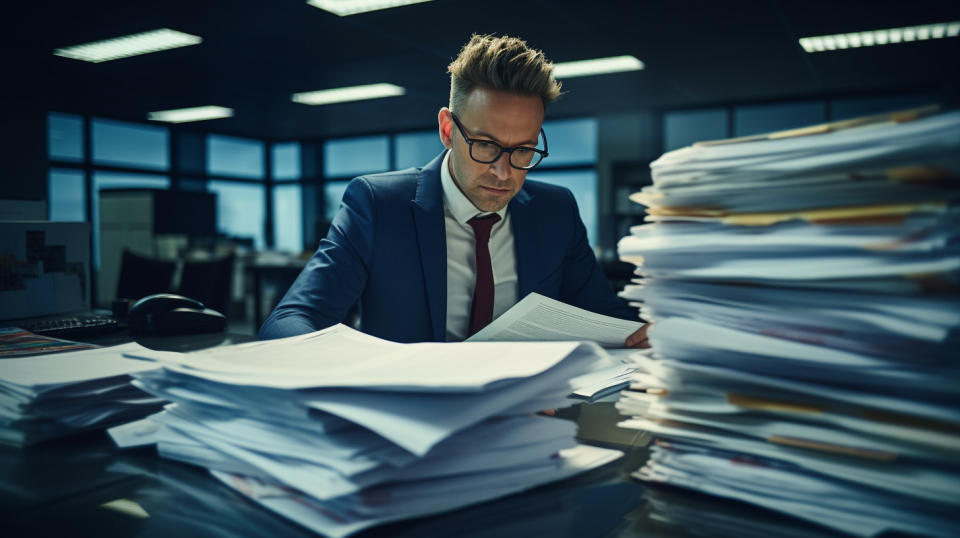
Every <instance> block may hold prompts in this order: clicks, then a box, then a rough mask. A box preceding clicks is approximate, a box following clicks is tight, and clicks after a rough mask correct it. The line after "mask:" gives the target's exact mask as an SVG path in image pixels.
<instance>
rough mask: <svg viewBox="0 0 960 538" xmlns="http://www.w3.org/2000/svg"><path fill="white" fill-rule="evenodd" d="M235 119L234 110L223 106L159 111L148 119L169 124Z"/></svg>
mask: <svg viewBox="0 0 960 538" xmlns="http://www.w3.org/2000/svg"><path fill="white" fill-rule="evenodd" d="M231 117H233V109H232V108H227V107H222V106H195V107H191V108H177V109H174V110H158V111H157V112H150V113H148V114H147V119H150V120H153V121H165V122H168V123H186V122H188V121H204V120H218V119H220V118H231Z"/></svg>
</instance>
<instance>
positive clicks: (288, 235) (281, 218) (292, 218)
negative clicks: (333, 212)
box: [273, 183, 303, 254]
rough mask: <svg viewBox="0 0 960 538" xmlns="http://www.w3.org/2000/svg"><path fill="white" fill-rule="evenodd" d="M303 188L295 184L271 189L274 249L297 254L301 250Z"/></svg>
mask: <svg viewBox="0 0 960 538" xmlns="http://www.w3.org/2000/svg"><path fill="white" fill-rule="evenodd" d="M302 198H303V188H302V187H301V186H300V185H299V184H296V183H289V184H285V185H277V186H275V187H273V234H274V238H275V241H274V247H275V248H276V249H277V250H285V251H287V252H293V253H297V254H299V253H300V252H301V251H302V250H303V211H302V207H301V205H300V204H301V200H302Z"/></svg>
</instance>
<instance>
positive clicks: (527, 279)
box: [510, 189, 538, 300]
mask: <svg viewBox="0 0 960 538" xmlns="http://www.w3.org/2000/svg"><path fill="white" fill-rule="evenodd" d="M531 200H533V196H532V195H531V194H530V193H528V192H527V191H526V190H525V189H520V192H518V193H517V195H516V196H514V197H513V200H511V201H510V221H511V225H512V227H513V247H514V255H515V256H516V260H517V300H520V299H523V298H524V297H526V296H527V295H528V294H529V293H530V292H531V291H533V286H534V285H535V284H536V275H535V272H534V268H535V267H536V264H537V256H538V254H537V234H536V223H535V222H534V217H533V211H532V210H531V208H530V201H531Z"/></svg>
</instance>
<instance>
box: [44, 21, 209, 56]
mask: <svg viewBox="0 0 960 538" xmlns="http://www.w3.org/2000/svg"><path fill="white" fill-rule="evenodd" d="M202 41H203V39H202V38H200V37H199V36H195V35H190V34H185V33H183V32H178V31H176V30H171V29H169V28H161V29H159V30H151V31H149V32H142V33H139V34H132V35H127V36H122V37H115V38H112V39H105V40H103V41H94V42H92V43H84V44H83V45H74V46H72V47H65V48H62V49H56V50H54V51H53V54H54V55H55V56H63V57H64V58H73V59H75V60H83V61H85V62H93V63H100V62H108V61H110V60H118V59H120V58H129V57H130V56H139V55H141V54H149V53H151V52H160V51H162V50H170V49H176V48H179V47H187V46H189V45H196V44H198V43H201V42H202Z"/></svg>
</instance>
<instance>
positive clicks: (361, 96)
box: [292, 83, 407, 105]
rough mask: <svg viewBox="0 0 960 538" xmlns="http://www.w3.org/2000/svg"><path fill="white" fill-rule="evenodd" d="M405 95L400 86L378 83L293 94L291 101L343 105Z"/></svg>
mask: <svg viewBox="0 0 960 538" xmlns="http://www.w3.org/2000/svg"><path fill="white" fill-rule="evenodd" d="M405 93H407V90H405V89H404V88H402V87H400V86H397V85H395V84H387V83H380V84H366V85H364V86H348V87H345V88H332V89H329V90H317V91H313V92H301V93H295V94H293V96H292V99H293V102H295V103H303V104H305V105H329V104H331V103H344V102H347V101H363V100H366V99H379V98H381V97H395V96H398V95H403V94H405Z"/></svg>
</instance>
